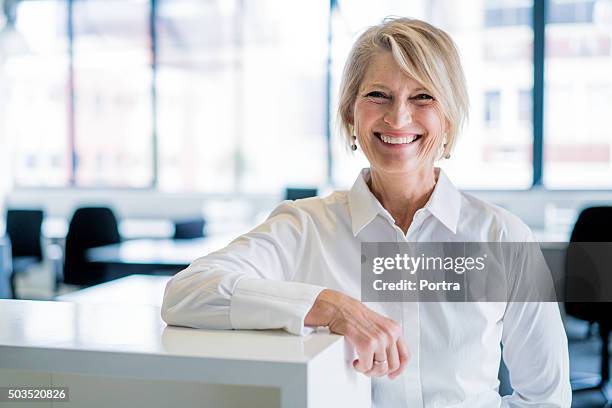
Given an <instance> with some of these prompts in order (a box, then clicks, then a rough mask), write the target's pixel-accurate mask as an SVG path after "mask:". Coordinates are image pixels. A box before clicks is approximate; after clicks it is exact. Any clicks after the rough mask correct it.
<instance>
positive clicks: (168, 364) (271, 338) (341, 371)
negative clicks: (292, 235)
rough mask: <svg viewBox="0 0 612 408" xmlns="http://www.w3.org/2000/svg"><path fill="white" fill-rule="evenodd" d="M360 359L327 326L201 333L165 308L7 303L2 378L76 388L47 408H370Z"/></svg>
mask: <svg viewBox="0 0 612 408" xmlns="http://www.w3.org/2000/svg"><path fill="white" fill-rule="evenodd" d="M351 357H352V353H350V350H348V348H347V345H346V343H345V340H344V338H343V337H341V336H336V335H331V334H329V333H327V332H323V331H321V332H315V333H313V334H311V335H308V336H305V337H298V336H293V335H290V334H287V333H285V332H282V331H232V330H229V331H212V330H194V329H188V328H181V327H168V326H166V325H165V324H164V323H163V321H162V320H161V318H160V311H159V308H158V307H155V306H142V305H128V304H116V305H112V304H76V303H68V302H40V301H19V300H0V384H3V385H15V386H17V385H19V386H50V385H51V384H52V385H53V386H56V387H59V386H67V387H69V388H70V390H69V395H70V402H66V403H58V402H55V403H53V405H51V403H50V402H37V403H36V406H40V407H51V406H53V407H67V408H68V407H85V406H86V407H92V408H97V407H135V406H143V407H145V406H146V407H151V408H157V407H159V408H161V407H164V408H167V407H173V406H174V407H221V408H223V407H236V406H249V407H250V406H255V407H256V406H261V407H283V408H293V407H295V408H310V407H342V406H350V407H358V408H359V407H369V406H370V381H369V379H367V378H366V377H364V376H363V375H361V374H358V373H357V372H355V371H354V369H353V368H352V366H351V364H350V359H351ZM2 405H3V406H5V405H4V404H2ZM6 406H9V405H6ZM14 406H17V407H19V406H25V405H24V404H23V403H16V404H14Z"/></svg>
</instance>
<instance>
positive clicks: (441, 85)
mask: <svg viewBox="0 0 612 408" xmlns="http://www.w3.org/2000/svg"><path fill="white" fill-rule="evenodd" d="M380 51H389V52H391V54H392V55H393V58H394V59H395V61H396V62H397V64H398V65H399V67H400V68H401V69H402V70H403V71H404V72H405V73H406V74H408V75H409V76H410V77H412V78H414V80H415V81H417V82H419V83H420V85H421V86H423V87H424V88H425V89H427V91H428V92H430V93H431V94H432V96H433V97H434V99H436V100H437V101H438V103H439V108H440V110H441V112H440V114H441V115H442V117H443V119H444V121H445V122H446V123H447V124H448V126H447V130H446V145H445V146H444V151H443V152H442V153H441V157H445V156H447V155H448V154H450V152H451V150H452V149H453V146H454V145H455V142H456V139H457V135H458V133H459V131H460V130H461V127H462V126H463V124H464V123H465V121H466V120H467V116H468V108H469V100H468V95H467V89H466V83H465V76H464V74H463V69H462V68H461V62H460V59H459V53H458V52H457V47H456V45H455V43H454V42H453V40H452V39H451V38H450V36H449V35H448V34H446V33H445V32H444V31H442V30H440V29H439V28H436V27H434V26H432V25H431V24H429V23H426V22H424V21H421V20H416V19H411V18H398V17H387V18H385V19H384V20H383V22H382V23H381V24H379V25H376V26H373V27H370V28H369V29H367V30H366V31H365V32H364V33H363V34H361V35H360V36H359V38H358V39H357V41H356V42H355V44H354V45H353V48H352V49H351V52H350V54H349V56H348V59H347V61H346V65H345V66H344V71H343V74H342V82H341V85H340V95H339V106H338V124H339V126H340V129H341V132H342V133H343V136H344V138H345V140H346V143H347V146H350V144H351V143H352V136H353V119H354V118H353V108H354V105H355V100H356V99H357V93H358V92H359V87H360V85H361V81H362V80H363V77H364V75H365V72H366V70H367V68H368V65H369V63H370V60H371V58H372V56H373V55H375V54H376V53H378V52H380ZM441 119H442V118H441Z"/></svg>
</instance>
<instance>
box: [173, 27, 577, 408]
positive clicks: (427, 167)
mask: <svg viewBox="0 0 612 408" xmlns="http://www.w3.org/2000/svg"><path fill="white" fill-rule="evenodd" d="M466 95H467V93H466V90H465V80H464V78H463V73H462V69H461V64H460V61H459V57H458V53H457V51H456V48H455V46H454V44H453V42H452V40H451V39H450V37H449V36H448V35H447V34H446V33H444V32H443V31H442V30H440V29H438V28H436V27H434V26H432V25H430V24H428V23H426V22H424V21H419V20H414V19H408V18H396V19H387V20H385V21H383V23H382V24H379V25H377V26H374V27H371V28H370V29H368V30H366V31H365V33H364V34H362V35H361V36H360V37H359V38H358V39H357V42H356V43H355V45H354V47H353V50H352V52H351V53H350V55H349V58H348V61H347V64H346V67H345V70H344V80H343V82H342V86H341V91H340V104H339V115H340V121H341V123H342V127H343V129H344V136H345V140H346V141H347V143H348V144H349V145H353V146H356V143H358V144H359V146H360V147H361V149H362V150H363V152H364V154H365V156H366V158H367V160H368V161H369V167H368V168H365V169H363V170H362V171H361V173H360V174H359V175H358V176H357V179H356V180H355V183H354V184H353V187H352V188H351V189H350V190H349V191H336V192H334V193H332V194H330V195H329V196H326V197H313V198H308V199H303V200H296V201H285V202H283V203H282V204H280V205H279V206H278V207H277V208H276V209H275V210H274V211H273V212H272V214H271V215H270V217H269V218H268V219H267V220H266V221H265V222H264V223H262V224H261V225H260V226H258V227H256V228H255V229H253V230H252V231H250V232H248V233H246V234H244V235H242V236H240V237H239V238H237V239H236V240H234V241H233V242H232V243H230V244H229V245H228V246H227V247H226V248H224V249H222V250H220V251H217V252H214V253H211V254H209V255H207V256H205V257H202V258H200V259H198V260H196V261H194V262H193V263H192V264H191V265H190V266H189V267H188V268H187V269H185V270H184V271H181V272H180V273H179V274H177V275H176V276H175V277H174V278H173V279H172V280H170V282H169V283H168V286H167V288H166V292H165V295H164V302H163V306H162V317H163V318H164V320H165V321H166V322H168V323H169V324H176V325H183V326H190V327H201V328H214V329H230V328H231V329H270V328H284V329H286V330H287V331H289V332H291V333H295V334H305V333H307V332H308V327H315V326H327V327H329V329H330V331H331V332H333V333H337V334H340V335H343V336H345V337H346V340H347V342H348V343H349V344H350V345H352V346H354V348H355V353H356V356H357V358H356V359H355V360H354V361H353V367H354V368H355V369H356V370H357V371H359V372H361V373H363V374H364V375H367V376H369V377H374V378H373V379H372V391H373V392H372V406H373V407H377V408H380V407H405V406H420V407H442V406H469V407H473V408H476V407H481V408H485V407H486V408H489V407H494V406H495V407H499V406H526V405H530V406H549V407H569V406H570V401H571V391H570V386H569V375H568V353H567V339H566V337H565V333H564V330H563V325H562V322H561V318H560V314H559V309H558V307H557V304H556V303H543V302H529V303H527V302H524V303H518V302H515V303H512V302H508V303H502V302H497V303H493V302H490V303H479V302H464V303H452V304H451V303H446V302H404V303H401V304H397V303H393V302H368V303H367V305H366V304H365V303H362V302H361V301H360V299H363V298H364V296H363V292H362V289H363V287H362V280H361V276H360V274H359V271H360V270H361V263H362V261H361V259H362V256H363V253H362V244H363V243H368V242H396V243H405V242H459V243H464V242H526V241H533V240H534V238H533V235H532V233H531V231H530V230H529V228H528V227H527V226H526V225H525V224H524V223H523V222H522V221H520V220H519V219H518V218H517V217H515V216H514V215H512V214H510V213H508V212H507V211H505V210H503V209H501V208H499V207H496V206H494V205H491V204H489V203H486V202H483V201H481V200H479V199H477V198H475V197H473V196H471V195H469V194H466V193H463V192H460V191H459V190H457V189H456V188H455V186H454V185H453V184H452V182H451V181H450V179H449V178H448V177H447V176H446V174H445V173H444V171H442V170H441V169H440V168H436V167H435V166H434V162H435V161H436V160H437V159H439V158H442V157H445V156H447V155H448V154H449V153H450V152H451V150H452V149H453V145H454V143H455V140H456V137H457V133H458V130H459V129H460V127H461V125H462V123H463V121H464V120H465V118H466V116H467V108H468V101H467V96H466ZM441 255H442V256H444V254H441ZM526 256H527V254H522V253H519V254H517V255H516V258H517V259H516V260H513V261H517V262H518V263H519V264H521V265H529V263H526V259H523V258H525V257H526ZM525 269H529V268H528V267H526V268H525ZM526 272H533V271H531V270H527V271H526ZM518 281H520V279H518ZM424 284H425V286H426V287H427V288H430V287H432V288H433V289H438V290H443V291H453V290H455V289H456V287H454V285H449V284H447V283H446V284H445V282H428V281H425V282H424ZM430 284H431V285H433V286H431V285H430ZM433 289H432V290H433ZM512 289H513V290H514V289H515V288H514V287H513V288H512ZM500 344H503V346H504V351H503V356H504V360H505V362H506V365H507V366H508V368H509V370H510V374H511V378H512V386H513V388H514V389H515V390H516V392H515V393H514V394H513V395H511V396H504V397H503V398H502V397H501V396H500V395H499V393H498V387H499V381H498V380H497V373H498V368H499V366H500V361H501V355H502V352H501V348H500ZM411 354H413V355H414V356H415V358H413V359H411ZM393 380H396V381H393ZM502 399H503V400H505V401H502Z"/></svg>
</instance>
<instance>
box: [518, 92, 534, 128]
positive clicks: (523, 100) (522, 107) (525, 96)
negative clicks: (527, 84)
mask: <svg viewBox="0 0 612 408" xmlns="http://www.w3.org/2000/svg"><path fill="white" fill-rule="evenodd" d="M532 118H533V92H532V90H524V89H521V90H519V91H518V119H519V121H520V122H521V124H523V125H524V126H531V122H532V120H533V119H532Z"/></svg>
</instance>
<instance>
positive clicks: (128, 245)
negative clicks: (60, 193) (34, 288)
mask: <svg viewBox="0 0 612 408" xmlns="http://www.w3.org/2000/svg"><path fill="white" fill-rule="evenodd" d="M236 236H237V235H220V236H216V237H207V238H197V239H184V240H175V239H133V240H129V241H123V242H121V243H119V244H113V245H105V246H101V247H97V248H91V249H88V250H87V252H86V256H87V260H88V261H90V262H100V263H105V264H112V265H144V266H150V267H177V268H179V269H180V268H184V267H186V266H188V265H189V264H190V263H191V262H192V261H193V260H195V259H197V258H199V257H201V256H204V255H206V254H208V253H210V252H213V251H215V250H218V249H221V248H223V247H224V246H226V245H227V244H229V243H230V242H231V240H232V239H234V238H236Z"/></svg>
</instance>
